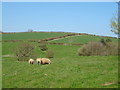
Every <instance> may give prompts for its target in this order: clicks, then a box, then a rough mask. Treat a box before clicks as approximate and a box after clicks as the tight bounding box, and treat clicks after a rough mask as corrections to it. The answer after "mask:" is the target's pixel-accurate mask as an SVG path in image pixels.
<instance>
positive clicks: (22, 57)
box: [15, 43, 35, 61]
mask: <svg viewBox="0 0 120 90" xmlns="http://www.w3.org/2000/svg"><path fill="white" fill-rule="evenodd" d="M33 50H34V47H33V46H32V45H30V44H28V43H22V44H20V45H19V46H18V47H17V48H16V50H15V55H16V57H17V60H18V61H28V60H29V59H30V58H33V59H34V58H35V55H34V54H33Z"/></svg>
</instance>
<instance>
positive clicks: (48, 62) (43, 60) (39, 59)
mask: <svg viewBox="0 0 120 90" xmlns="http://www.w3.org/2000/svg"><path fill="white" fill-rule="evenodd" d="M37 63H38V64H51V61H50V60H49V59H48V58H38V59H37Z"/></svg>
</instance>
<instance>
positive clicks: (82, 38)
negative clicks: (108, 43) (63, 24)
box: [49, 35, 118, 44]
mask: <svg viewBox="0 0 120 90" xmlns="http://www.w3.org/2000/svg"><path fill="white" fill-rule="evenodd" d="M101 39H105V40H106V39H108V38H106V37H99V36H90V35H79V36H71V37H67V38H61V39H58V40H52V41H49V42H55V43H81V44H85V43H88V42H90V41H100V40H101ZM111 40H112V41H115V42H116V41H118V40H117V39H115V38H111Z"/></svg>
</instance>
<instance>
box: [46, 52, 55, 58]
mask: <svg viewBox="0 0 120 90" xmlns="http://www.w3.org/2000/svg"><path fill="white" fill-rule="evenodd" d="M53 57H54V53H53V51H51V50H47V52H46V58H53Z"/></svg>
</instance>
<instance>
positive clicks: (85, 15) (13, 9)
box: [2, 2, 118, 36]
mask: <svg viewBox="0 0 120 90" xmlns="http://www.w3.org/2000/svg"><path fill="white" fill-rule="evenodd" d="M117 9H118V6H117V4H116V3H114V2H58V3H55V2H16V3H15V2H3V3H2V15H3V17H2V19H3V22H2V24H3V31H4V32H22V31H27V30H28V29H33V30H35V31H65V32H78V33H91V34H97V35H105V36H115V34H114V33H112V32H111V31H110V30H111V27H110V19H111V18H112V17H113V16H114V14H115V13H116V12H117Z"/></svg>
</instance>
